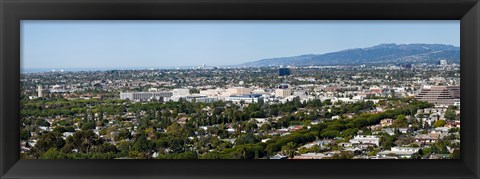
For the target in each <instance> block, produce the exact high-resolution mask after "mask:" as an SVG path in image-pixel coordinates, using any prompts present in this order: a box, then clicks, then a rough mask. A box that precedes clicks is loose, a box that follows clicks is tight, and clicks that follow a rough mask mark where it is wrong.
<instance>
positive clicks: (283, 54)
mask: <svg viewBox="0 0 480 179" xmlns="http://www.w3.org/2000/svg"><path fill="white" fill-rule="evenodd" d="M21 29H22V32H21V42H22V43H21V44H22V46H21V54H22V59H21V71H22V73H21V75H20V80H21V86H20V89H21V111H20V114H21V119H19V120H20V121H21V122H20V123H21V130H20V139H21V140H20V141H19V142H20V144H21V158H22V159H458V158H459V156H460V121H461V120H460V47H459V41H460V31H459V30H460V27H459V21H43V20H42V21H37V20H27V21H22V22H21Z"/></svg>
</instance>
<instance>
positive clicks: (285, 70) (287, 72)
mask: <svg viewBox="0 0 480 179" xmlns="http://www.w3.org/2000/svg"><path fill="white" fill-rule="evenodd" d="M278 75H279V76H288V75H290V69H289V68H280V69H278Z"/></svg>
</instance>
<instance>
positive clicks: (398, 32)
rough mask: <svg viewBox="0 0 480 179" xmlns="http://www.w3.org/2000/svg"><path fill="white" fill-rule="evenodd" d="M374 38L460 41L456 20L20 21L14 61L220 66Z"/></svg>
mask: <svg viewBox="0 0 480 179" xmlns="http://www.w3.org/2000/svg"><path fill="white" fill-rule="evenodd" d="M381 43H397V44H409V43H432V44H433V43H435V44H450V45H455V46H460V21H79V20H76V21H46V20H22V21H21V66H22V69H35V68H47V69H49V68H51V69H69V68H112V69H114V68H139V67H142V68H143V67H145V68H161V67H177V66H199V65H201V64H206V65H207V66H221V65H233V64H240V63H244V62H249V61H255V60H260V59H264V58H274V57H286V56H296V55H302V54H322V53H328V52H334V51H339V50H344V49H350V48H363V47H370V46H374V45H378V44H381Z"/></svg>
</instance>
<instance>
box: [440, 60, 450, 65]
mask: <svg viewBox="0 0 480 179" xmlns="http://www.w3.org/2000/svg"><path fill="white" fill-rule="evenodd" d="M447 64H448V63H447V60H440V65H441V66H447Z"/></svg>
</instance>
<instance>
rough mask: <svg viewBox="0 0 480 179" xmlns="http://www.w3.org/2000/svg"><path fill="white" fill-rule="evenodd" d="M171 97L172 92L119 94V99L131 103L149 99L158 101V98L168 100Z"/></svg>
mask: <svg viewBox="0 0 480 179" xmlns="http://www.w3.org/2000/svg"><path fill="white" fill-rule="evenodd" d="M170 97H172V92H169V91H160V92H130V93H124V92H121V93H120V99H129V100H132V101H145V100H150V99H154V98H155V99H157V100H158V99H160V98H170Z"/></svg>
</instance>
